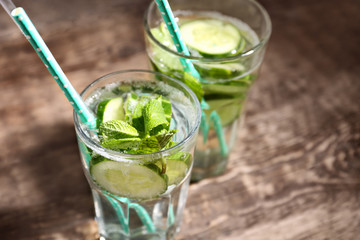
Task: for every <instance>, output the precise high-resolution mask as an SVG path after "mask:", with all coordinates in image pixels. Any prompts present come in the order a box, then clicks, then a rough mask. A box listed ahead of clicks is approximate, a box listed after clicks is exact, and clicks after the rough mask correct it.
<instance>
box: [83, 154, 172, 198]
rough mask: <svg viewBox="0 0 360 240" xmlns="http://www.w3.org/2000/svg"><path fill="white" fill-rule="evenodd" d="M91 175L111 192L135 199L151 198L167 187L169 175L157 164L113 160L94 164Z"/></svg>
mask: <svg viewBox="0 0 360 240" xmlns="http://www.w3.org/2000/svg"><path fill="white" fill-rule="evenodd" d="M90 172H91V176H92V177H93V179H94V181H95V182H97V183H98V184H99V185H100V186H101V187H102V188H104V189H105V190H107V191H109V192H110V193H113V194H116V195H118V196H122V197H129V198H133V199H151V198H155V197H157V196H159V195H160V194H162V193H164V192H165V191H166V189H167V186H168V185H167V182H168V181H167V176H166V175H162V174H160V169H159V168H158V167H157V166H156V165H155V164H148V165H139V164H133V163H131V164H129V163H123V162H117V161H112V160H105V161H100V162H98V163H97V164H95V165H92V167H91V169H90Z"/></svg>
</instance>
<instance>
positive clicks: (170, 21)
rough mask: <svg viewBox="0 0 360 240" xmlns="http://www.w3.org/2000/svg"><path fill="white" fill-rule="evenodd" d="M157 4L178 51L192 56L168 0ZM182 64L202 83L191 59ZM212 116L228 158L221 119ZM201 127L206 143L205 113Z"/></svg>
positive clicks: (182, 59)
mask: <svg viewBox="0 0 360 240" xmlns="http://www.w3.org/2000/svg"><path fill="white" fill-rule="evenodd" d="M194 1H196V0H194ZM155 2H156V4H157V6H158V8H159V11H160V13H161V16H162V18H163V20H164V22H165V24H166V26H167V29H168V30H169V33H170V36H171V39H172V40H173V42H174V44H175V47H176V50H177V51H178V52H179V53H181V54H184V55H185V56H190V52H189V50H188V48H187V46H186V44H185V42H184V41H183V39H182V37H181V33H180V29H179V26H178V25H177V23H176V20H175V18H174V14H173V12H172V11H171V8H170V5H169V3H168V1H167V0H155ZM180 62H181V64H182V65H183V67H184V70H185V71H186V72H187V73H189V74H191V75H192V76H193V77H195V78H196V79H199V80H200V82H201V78H200V74H199V73H198V72H197V71H196V69H195V67H194V65H193V64H192V62H191V61H190V60H189V59H184V58H180ZM201 108H202V110H204V109H208V108H209V105H208V104H207V103H206V102H205V99H202V100H201ZM210 116H211V117H210V121H211V122H212V123H213V125H214V129H215V132H216V135H217V137H218V139H219V143H220V149H221V155H222V156H224V157H226V156H227V155H228V153H229V150H228V146H227V144H226V140H225V135H224V132H223V129H222V125H221V119H220V117H219V114H218V113H217V112H216V111H212V112H211V114H210ZM200 126H201V131H202V133H203V138H204V143H206V140H207V135H208V132H209V128H210V126H209V124H208V123H207V122H206V114H205V112H204V111H202V112H201V125H200Z"/></svg>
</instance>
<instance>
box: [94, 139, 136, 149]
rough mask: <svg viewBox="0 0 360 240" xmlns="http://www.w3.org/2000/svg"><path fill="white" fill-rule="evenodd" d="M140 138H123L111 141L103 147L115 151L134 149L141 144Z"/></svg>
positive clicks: (107, 141) (105, 142)
mask: <svg viewBox="0 0 360 240" xmlns="http://www.w3.org/2000/svg"><path fill="white" fill-rule="evenodd" d="M140 141H141V139H140V138H122V139H110V140H105V141H103V142H102V143H101V146H103V147H104V148H108V149H111V150H114V151H118V150H126V149H134V148H137V147H138V146H139V144H140Z"/></svg>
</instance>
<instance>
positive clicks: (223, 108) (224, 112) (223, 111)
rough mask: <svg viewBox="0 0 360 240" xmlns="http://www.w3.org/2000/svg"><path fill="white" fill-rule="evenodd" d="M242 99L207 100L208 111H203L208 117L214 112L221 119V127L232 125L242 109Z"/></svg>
mask: <svg viewBox="0 0 360 240" xmlns="http://www.w3.org/2000/svg"><path fill="white" fill-rule="evenodd" d="M242 102H243V101H242V99H241V98H235V99H219V100H207V101H206V103H207V104H209V107H210V108H209V109H208V110H204V111H205V113H206V115H207V116H208V117H209V116H210V114H211V112H212V111H214V110H215V111H216V112H217V113H218V115H219V117H220V119H221V125H223V126H226V125H228V124H230V123H232V122H233V121H234V120H235V119H237V118H238V117H239V115H240V112H241V108H242Z"/></svg>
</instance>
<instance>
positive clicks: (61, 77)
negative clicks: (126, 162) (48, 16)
mask: <svg viewBox="0 0 360 240" xmlns="http://www.w3.org/2000/svg"><path fill="white" fill-rule="evenodd" d="M1 5H2V6H3V7H4V9H5V10H6V12H7V13H8V14H9V15H10V16H11V17H12V19H13V20H14V21H15V22H16V24H17V25H18V26H19V28H20V29H21V31H22V32H23V33H24V35H25V37H26V39H27V40H28V41H29V42H30V44H31V46H32V47H33V48H34V50H35V52H36V53H37V54H38V56H39V57H40V59H41V60H42V62H43V63H44V64H45V66H46V68H47V69H48V70H49V72H50V74H51V75H52V76H53V78H54V79H55V81H56V83H57V84H58V85H59V87H60V88H61V90H62V91H63V92H64V93H65V96H66V98H67V99H68V100H69V102H70V104H71V105H72V107H73V108H74V109H75V111H76V112H77V113H78V114H79V116H80V119H81V121H82V122H83V123H85V124H87V125H88V126H89V127H91V128H95V126H96V119H95V117H94V115H93V114H92V113H91V112H90V111H89V109H88V108H87V107H86V105H85V103H84V102H83V101H82V99H81V97H80V95H79V94H78V93H77V92H76V90H75V89H74V87H73V86H72V84H71V83H70V81H69V79H68V78H67V77H66V76H65V74H64V72H63V71H62V69H61V68H60V66H59V64H58V63H57V62H56V60H55V58H54V56H53V55H52V54H51V52H50V50H49V48H48V47H47V46H46V44H45V42H44V40H43V39H42V38H41V36H40V34H39V33H38V31H37V30H36V28H35V26H34V25H33V24H32V22H31V20H30V18H29V17H28V15H27V14H26V12H25V11H24V9H23V8H21V7H18V8H16V7H15V5H14V4H13V3H12V2H11V1H8V0H6V1H4V0H2V1H1Z"/></svg>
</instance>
